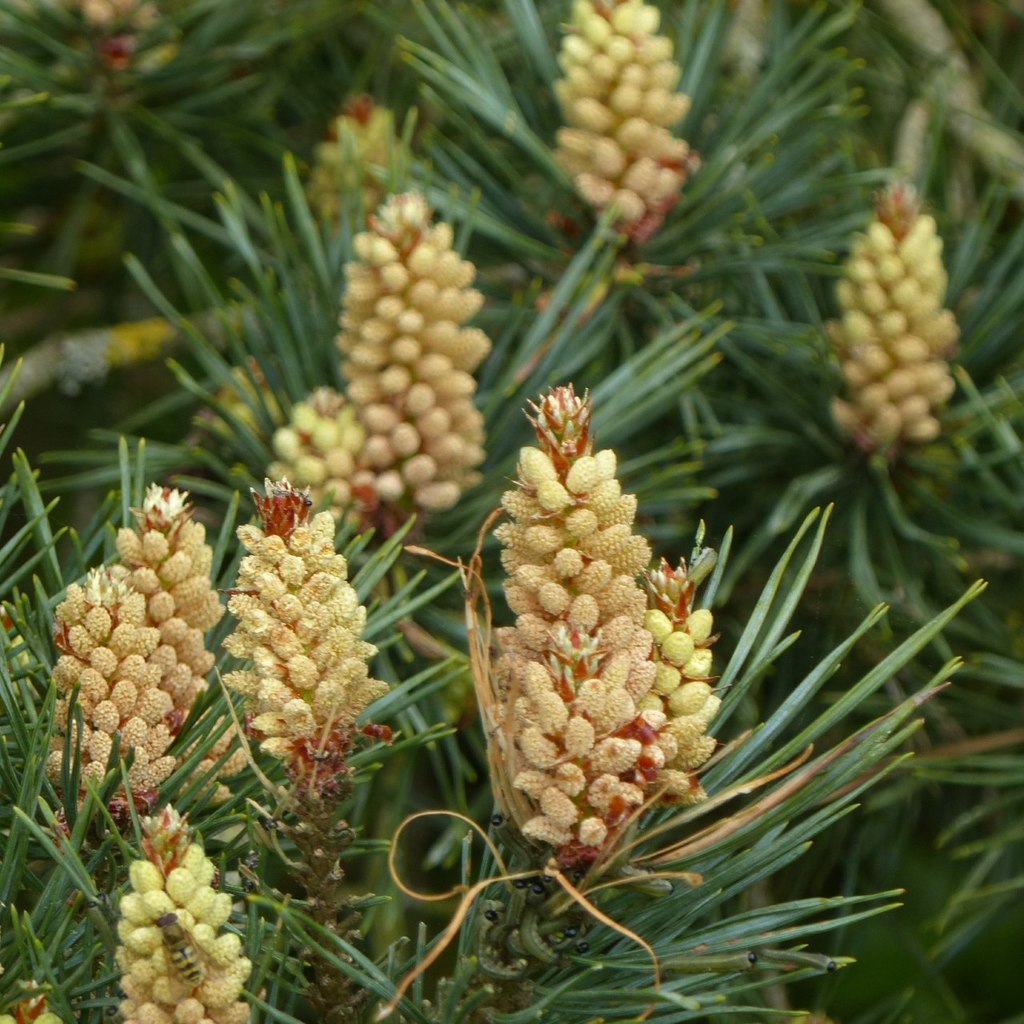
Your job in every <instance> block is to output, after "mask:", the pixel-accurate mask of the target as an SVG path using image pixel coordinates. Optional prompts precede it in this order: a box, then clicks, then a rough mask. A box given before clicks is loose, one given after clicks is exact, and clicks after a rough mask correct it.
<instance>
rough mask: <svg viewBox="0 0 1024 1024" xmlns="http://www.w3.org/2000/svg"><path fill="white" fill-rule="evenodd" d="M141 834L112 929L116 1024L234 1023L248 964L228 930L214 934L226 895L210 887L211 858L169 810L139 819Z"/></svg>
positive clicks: (243, 1016)
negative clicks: (119, 993) (117, 983)
mask: <svg viewBox="0 0 1024 1024" xmlns="http://www.w3.org/2000/svg"><path fill="white" fill-rule="evenodd" d="M143 833H144V838H143V842H142V846H143V852H144V854H145V857H144V859H142V860H137V861H134V862H133V863H132V865H131V867H130V869H129V878H130V880H131V886H132V891H131V892H130V893H128V894H127V895H125V896H124V898H123V899H122V900H121V921H120V923H119V924H118V927H117V931H118V936H119V938H120V940H121V945H120V946H119V947H118V950H117V964H118V966H119V967H120V968H121V972H122V978H121V987H122V989H123V990H124V993H125V998H124V999H123V1000H122V1002H121V1006H120V1010H121V1017H122V1020H123V1021H124V1024H211V1022H212V1024H242V1022H243V1021H246V1020H248V1018H249V1007H248V1006H247V1005H246V1004H245V1003H244V1002H242V1001H241V999H240V998H239V997H240V995H241V992H242V986H243V985H244V983H245V980H246V978H248V977H249V972H250V971H251V969H252V964H251V963H250V962H249V961H248V960H247V959H246V958H245V957H244V956H242V942H241V939H240V938H239V937H238V936H237V935H236V934H234V933H233V932H223V933H221V934H218V933H220V932H221V929H222V928H223V927H224V925H225V924H226V923H227V920H228V917H229V916H230V914H231V897H230V896H229V895H228V894H227V893H225V892H217V891H216V890H215V889H214V888H213V880H214V876H215V874H216V869H215V868H214V865H213V862H212V861H211V860H210V859H209V858H208V857H207V856H206V855H205V854H204V853H203V848H202V845H201V844H200V843H199V841H198V840H195V839H193V838H192V837H191V835H190V829H188V828H187V827H186V825H185V822H184V820H183V819H182V818H181V817H180V816H179V815H178V813H177V812H176V811H175V810H173V808H170V807H168V808H165V809H164V810H163V811H161V812H160V813H159V814H158V815H156V816H155V817H153V818H147V819H145V820H144V821H143Z"/></svg>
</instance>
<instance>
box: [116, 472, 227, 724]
mask: <svg viewBox="0 0 1024 1024" xmlns="http://www.w3.org/2000/svg"><path fill="white" fill-rule="evenodd" d="M132 511H133V513H134V515H135V518H136V520H137V526H136V528H135V529H130V528H129V527H124V528H122V529H121V530H119V531H118V534H117V553H118V554H119V555H120V556H121V561H122V563H123V564H124V566H125V567H126V568H127V569H128V570H129V574H128V583H129V584H130V585H131V586H132V587H133V588H134V589H135V590H137V591H138V592H139V593H140V594H143V595H144V596H145V599H146V614H147V618H148V622H147V625H151V626H155V627H156V628H157V629H158V630H159V631H160V645H159V647H158V649H157V651H156V652H154V654H153V656H152V658H151V660H152V661H153V662H154V663H155V664H161V665H162V667H163V675H162V676H161V679H160V687H161V689H164V690H166V691H167V692H168V693H169V694H170V696H171V699H172V700H173V702H174V709H175V716H174V717H175V719H176V721H177V726H176V727H175V728H174V729H173V731H175V732H176V731H177V727H180V724H181V722H182V721H184V719H185V716H186V715H187V714H188V712H189V709H190V708H191V707H192V702H193V701H194V700H195V698H196V695H197V694H198V693H199V692H200V691H201V690H203V689H205V687H206V676H207V674H208V673H209V671H210V669H212V668H213V663H214V656H213V654H212V653H211V652H210V651H208V650H207V649H206V645H205V643H204V640H203V634H204V633H206V631H207V630H208V629H210V628H211V627H213V626H215V625H216V624H217V623H218V622H220V620H221V617H222V616H223V615H224V606H223V605H222V604H221V603H220V601H219V599H218V597H217V592H216V591H215V590H214V589H213V585H212V584H211V582H210V565H211V563H212V561H213V549H212V548H211V547H210V545H209V544H207V543H206V529H205V527H204V526H203V525H202V524H201V523H196V522H193V521H192V512H193V508H192V505H191V504H190V503H189V501H188V494H187V493H186V492H183V491H177V490H172V489H171V488H169V487H161V486H160V485H159V484H153V485H152V486H151V487H150V488H149V489H148V490H147V491H146V496H145V498H144V499H143V502H142V508H138V509H133V510H132ZM173 724H174V723H172V725H173Z"/></svg>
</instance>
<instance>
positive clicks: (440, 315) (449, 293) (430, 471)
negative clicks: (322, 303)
mask: <svg viewBox="0 0 1024 1024" xmlns="http://www.w3.org/2000/svg"><path fill="white" fill-rule="evenodd" d="M430 215H431V211H430V207H429V206H427V203H426V200H425V199H424V198H423V197H422V196H420V195H418V194H417V193H414V192H409V193H405V194H403V195H397V196H392V197H391V198H390V199H389V200H388V201H387V202H386V203H384V205H383V206H382V207H381V208H380V209H379V210H378V212H377V214H376V215H375V216H373V217H371V218H370V219H369V223H370V230H369V231H364V232H363V233H362V234H360V235H357V236H356V239H355V250H356V254H357V255H358V257H359V258H358V260H356V261H354V262H352V263H350V264H349V265H348V284H347V286H346V289H345V296H344V306H345V312H344V314H343V316H342V318H341V328H342V329H341V334H340V335H339V337H338V346H339V348H340V349H341V352H342V353H343V356H344V361H343V366H342V369H343V372H344V374H345V377H346V379H347V380H348V382H349V387H348V396H349V399H350V401H351V402H352V403H353V405H354V406H355V409H356V413H357V415H358V417H359V421H360V423H361V424H362V426H363V428H364V429H365V431H366V444H365V447H364V450H363V458H362V460H361V464H360V466H359V467H358V469H357V471H356V474H355V476H354V477H353V481H352V483H353V493H354V494H355V496H356V497H357V498H358V499H359V501H360V502H361V503H362V504H363V506H364V511H365V514H366V516H367V518H368V519H369V520H370V521H375V522H377V523H378V524H379V525H385V526H387V525H388V524H389V523H390V522H394V521H401V520H402V519H404V518H405V516H407V515H408V514H409V513H411V512H413V511H415V510H422V511H426V512H434V511H438V510H442V509H447V508H451V507H452V506H453V505H454V504H455V503H456V502H457V501H458V499H459V495H460V494H461V493H462V491H463V490H464V489H465V488H466V487H468V486H469V485H470V484H472V483H473V482H474V481H475V480H476V478H477V477H476V474H474V473H473V469H474V467H476V466H477V465H479V463H480V462H481V461H482V460H483V457H484V451H483V448H482V447H481V446H482V444H483V436H484V432H483V418H482V417H481V415H480V413H479V412H477V410H476V408H475V406H474V405H473V392H474V391H475V390H476V381H475V380H474V379H473V377H472V372H473V370H475V369H476V367H477V365H478V364H479V362H480V360H481V359H483V357H484V356H485V355H486V354H487V352H488V350H489V349H490V341H489V340H488V338H487V335H485V334H484V333H483V331H481V330H478V329H477V328H473V327H460V326H459V325H460V324H462V323H463V322H464V321H466V320H468V319H469V318H470V317H472V316H473V315H474V314H475V313H476V312H477V310H478V309H479V308H480V305H481V303H482V301H483V297H482V296H481V295H480V293H479V292H478V291H475V290H473V289H472V288H470V287H469V285H470V284H471V282H472V280H473V275H474V272H475V270H474V267H473V264H472V263H469V262H467V261H466V260H462V259H460V258H459V256H458V254H457V253H455V252H454V251H453V250H452V239H453V235H452V229H451V228H450V227H449V226H448V225H447V224H436V225H434V226H431V224H430Z"/></svg>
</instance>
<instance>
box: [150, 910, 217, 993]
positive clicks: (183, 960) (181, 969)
mask: <svg viewBox="0 0 1024 1024" xmlns="http://www.w3.org/2000/svg"><path fill="white" fill-rule="evenodd" d="M156 926H157V928H159V929H160V934H161V935H162V936H163V940H164V946H165V947H166V948H167V952H168V953H169V954H170V957H171V963H172V964H174V969H175V970H176V971H177V972H178V973H179V974H180V975H181V976H182V977H183V978H184V979H185V980H186V981H187V982H189V983H190V984H191V985H192V986H193V987H196V986H198V985H201V984H202V983H203V981H204V980H205V978H206V968H205V967H204V966H203V963H202V961H201V960H200V958H199V950H198V949H196V945H195V941H194V940H193V938H192V936H191V935H190V934H189V933H188V932H187V931H186V930H185V929H184V928H183V927H182V925H181V922H180V921H178V915H177V914H162V915H161V916H160V917H158V918H157V919H156Z"/></svg>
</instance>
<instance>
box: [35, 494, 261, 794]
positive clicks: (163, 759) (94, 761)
mask: <svg viewBox="0 0 1024 1024" xmlns="http://www.w3.org/2000/svg"><path fill="white" fill-rule="evenodd" d="M132 511H133V513H134V515H135V518H136V521H137V523H136V526H135V528H134V529H131V528H128V527H124V528H123V529H121V530H119V531H118V534H117V550H118V554H119V555H120V556H121V559H122V561H123V564H122V565H116V566H110V567H104V568H100V569H94V570H93V571H92V572H91V573H90V574H89V576H88V577H87V578H86V581H85V583H84V585H81V586H80V585H78V584H73V585H72V586H71V587H69V588H68V593H67V597H66V598H65V600H64V601H63V602H62V603H61V604H60V605H59V606H58V608H57V610H56V613H55V618H56V628H55V633H54V642H55V643H56V645H57V648H58V649H59V650H60V652H61V658H60V659H59V660H58V662H57V665H56V667H55V669H54V679H55V681H56V683H57V689H58V692H59V693H60V694H61V696H60V698H59V699H58V703H57V716H58V717H57V720H58V722H59V723H61V725H63V723H65V722H66V721H67V712H68V698H69V697H70V694H71V692H72V690H73V688H74V686H75V684H76V683H77V684H78V685H79V686H80V691H79V695H78V706H79V707H80V708H81V711H82V715H83V720H84V721H83V735H82V771H83V775H85V776H86V777H93V778H97V779H98V778H101V777H102V776H103V774H104V770H105V766H106V763H107V759H108V757H109V756H110V752H111V750H112V747H113V742H114V737H115V735H116V734H118V733H119V734H120V741H121V755H122V756H125V755H127V753H128V749H129V748H134V752H135V753H134V763H133V764H132V767H131V768H130V769H129V772H128V779H129V782H130V783H131V786H132V791H133V793H134V795H135V796H136V797H138V798H143V799H148V798H149V797H150V796H151V795H152V794H153V792H154V791H155V790H156V788H157V787H158V786H159V785H160V783H161V782H163V780H164V779H166V778H167V776H168V775H169V774H170V773H171V771H172V770H173V768H174V763H175V761H174V758H173V757H171V756H169V755H167V754H166V751H167V748H168V746H169V745H170V743H171V741H172V740H173V739H174V737H175V736H176V735H177V734H178V732H179V731H180V729H181V726H182V723H183V722H184V721H185V719H186V717H187V716H188V713H189V711H190V710H191V708H192V704H193V702H194V700H195V699H196V696H197V695H198V694H199V692H200V691H201V690H203V689H205V687H206V676H207V674H208V673H209V672H210V670H211V669H212V668H213V663H214V656H213V654H212V653H211V652H209V651H208V650H207V649H206V645H205V641H204V634H205V632H206V631H207V630H208V629H210V628H211V627H212V626H214V625H216V623H217V622H219V621H220V619H221V616H222V615H223V614H224V608H223V607H222V605H221V604H220V601H219V600H218V597H217V592H216V591H215V590H214V589H213V585H212V583H211V581H210V565H211V562H212V559H213V551H212V549H211V548H210V546H209V545H208V544H207V543H206V531H205V529H204V527H203V526H202V525H201V524H199V523H195V522H193V521H192V505H191V504H190V503H189V501H188V494H187V493H186V492H183V491H176V490H172V489H170V488H167V487H161V486H160V485H159V484H153V485H152V486H151V487H150V488H149V489H148V490H147V491H146V496H145V499H144V500H143V503H142V507H141V508H139V509H133V510H132ZM231 742H232V734H231V733H230V732H229V733H227V734H225V736H224V737H223V738H222V739H221V740H220V741H219V742H218V743H217V744H215V745H214V747H213V748H212V749H211V752H210V755H209V757H208V759H207V760H206V761H204V762H203V763H202V764H201V765H200V768H199V770H200V772H203V771H208V770H210V769H211V768H212V765H213V761H214V760H215V759H217V758H219V757H221V756H222V755H223V754H224V753H225V752H226V751H227V750H228V748H229V746H230V745H231ZM63 746H64V742H63V739H62V738H61V737H59V736H58V737H55V739H54V745H53V749H52V751H51V753H50V759H49V769H50V773H51V775H52V776H54V777H56V776H58V775H59V774H60V769H61V764H62V760H63ZM243 763H244V762H243V760H242V755H241V754H240V753H239V754H237V755H235V756H233V757H232V758H229V759H228V761H227V762H226V763H225V764H224V765H222V766H221V768H220V773H221V774H224V775H228V774H232V773H233V772H236V771H238V770H239V769H240V768H241V767H242V766H243Z"/></svg>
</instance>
